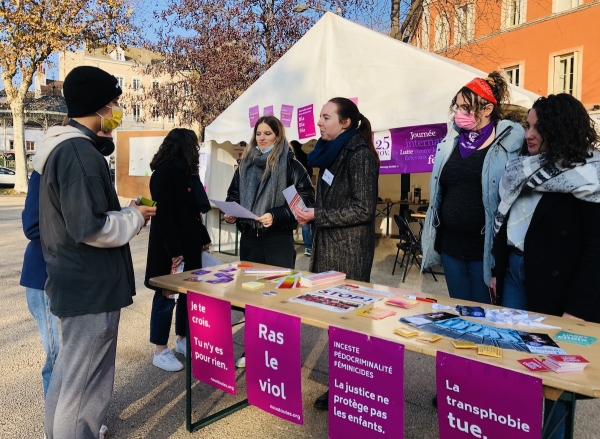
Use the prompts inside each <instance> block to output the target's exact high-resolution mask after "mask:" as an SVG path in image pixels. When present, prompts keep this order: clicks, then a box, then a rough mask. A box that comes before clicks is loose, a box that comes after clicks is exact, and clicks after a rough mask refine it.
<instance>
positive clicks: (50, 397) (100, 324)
mask: <svg viewBox="0 0 600 439" xmlns="http://www.w3.org/2000/svg"><path fill="white" fill-rule="evenodd" d="M120 316H121V311H120V310H119V311H112V312H107V313H100V314H87V315H83V316H76V317H63V318H61V319H60V320H59V321H60V323H59V333H60V337H61V340H60V350H59V353H58V357H57V359H56V364H55V365H54V371H53V372H52V379H51V380H50V387H49V389H48V394H47V395H46V401H45V406H46V419H45V428H46V436H47V437H48V439H91V438H95V439H97V438H98V432H99V431H100V426H101V425H102V422H103V421H104V419H105V417H106V412H107V410H108V404H109V402H110V398H111V397H112V393H113V385H114V381H115V357H116V352H117V333H118V329H119V318H120Z"/></svg>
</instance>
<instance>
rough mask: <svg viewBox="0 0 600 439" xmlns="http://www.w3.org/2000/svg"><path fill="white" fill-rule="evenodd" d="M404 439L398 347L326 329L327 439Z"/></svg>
mask: <svg viewBox="0 0 600 439" xmlns="http://www.w3.org/2000/svg"><path fill="white" fill-rule="evenodd" d="M403 437H404V345H401V344H398V343H392V342H390V341H387V340H382V339H379V338H376V337H370V338H369V337H368V336H366V335H364V334H359V333H357V332H353V331H348V330H346V329H340V328H336V327H333V326H331V327H329V438H330V439H336V438H340V439H341V438H344V439H346V438H361V439H371V438H373V439H374V438H394V439H398V438H403Z"/></svg>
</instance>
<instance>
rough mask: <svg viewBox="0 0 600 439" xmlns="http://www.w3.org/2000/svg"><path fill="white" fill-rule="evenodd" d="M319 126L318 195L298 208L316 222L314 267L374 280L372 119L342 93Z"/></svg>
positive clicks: (323, 401)
mask: <svg viewBox="0 0 600 439" xmlns="http://www.w3.org/2000/svg"><path fill="white" fill-rule="evenodd" d="M318 126H319V130H320V132H321V138H320V139H319V140H318V141H317V144H316V145H315V148H314V150H313V151H311V152H310V153H309V154H308V164H309V166H312V167H315V168H319V177H318V180H317V181H318V183H317V200H316V203H315V207H314V208H310V209H308V212H302V211H299V210H297V211H296V215H297V217H298V221H300V224H301V225H305V224H308V223H309V222H313V232H314V235H313V252H312V256H311V261H310V271H312V272H314V273H320V272H323V271H329V270H335V271H341V272H343V273H346V277H347V278H348V279H353V280H358V281H363V282H369V281H370V279H371V268H372V266H373V258H374V255H375V209H376V206H377V192H378V181H379V155H378V154H377V151H376V150H375V146H374V145H373V133H372V131H371V123H370V122H369V119H367V118H366V117H365V116H363V115H362V114H361V113H360V111H358V107H357V106H356V104H355V103H354V102H352V101H351V100H350V99H346V98H340V97H337V98H333V99H331V100H330V101H329V102H327V103H326V104H325V105H324V106H323V109H322V110H321V114H320V117H319V123H318ZM328 406H329V391H327V392H325V393H324V394H323V395H321V396H320V397H319V398H317V400H316V401H315V407H316V408H318V409H323V410H327V408H328Z"/></svg>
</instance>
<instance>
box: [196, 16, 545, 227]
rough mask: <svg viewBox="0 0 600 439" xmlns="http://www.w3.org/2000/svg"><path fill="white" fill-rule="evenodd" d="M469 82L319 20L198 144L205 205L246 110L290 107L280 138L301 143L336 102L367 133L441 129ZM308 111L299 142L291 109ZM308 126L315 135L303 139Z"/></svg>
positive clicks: (225, 173)
mask: <svg viewBox="0 0 600 439" xmlns="http://www.w3.org/2000/svg"><path fill="white" fill-rule="evenodd" d="M476 76H479V77H486V76H487V75H486V73H485V72H482V71H480V70H477V69H474V68H473V67H470V66H468V65H466V64H462V63H459V62H456V61H453V60H451V59H448V58H444V57H441V56H438V55H435V54H433V53H430V52H426V51H424V50H421V49H418V48H416V47H414V46H411V45H409V44H406V43H403V42H401V41H398V40H395V39H392V38H390V37H388V36H385V35H382V34H380V33H377V32H375V31H372V30H370V29H367V28H365V27H362V26H360V25H358V24H356V23H353V22H351V21H348V20H346V19H343V18H341V17H338V16H337V15H335V14H332V13H326V14H325V15H324V16H323V18H321V20H319V22H317V23H316V24H315V26H313V28H312V29H310V30H309V31H308V32H307V33H306V34H305V35H304V36H303V37H302V38H301V39H300V40H299V41H298V42H297V43H296V44H295V45H294V46H293V47H292V48H290V50H288V52H287V53H286V54H285V55H284V56H283V57H281V59H279V60H278V61H277V62H276V63H275V64H274V65H273V66H272V67H271V68H270V69H269V70H268V71H267V72H265V73H264V74H263V75H262V76H261V77H260V78H259V79H258V80H257V81H256V82H255V83H254V84H253V85H252V86H251V87H249V88H248V90H246V91H245V92H244V93H243V94H242V95H241V96H240V97H239V98H238V99H237V100H236V101H235V102H234V103H233V104H232V105H231V106H229V108H227V109H226V110H225V111H224V112H223V113H222V114H221V115H220V116H219V117H217V118H216V119H215V120H214V121H213V123H212V124H210V125H209V126H208V127H207V128H206V131H205V140H206V141H212V145H211V146H210V147H209V151H207V152H208V153H209V167H208V172H207V175H206V176H205V178H206V182H205V184H206V185H207V189H208V193H209V197H210V198H214V199H220V200H222V199H224V198H225V196H226V192H227V188H228V187H229V183H230V182H231V177H232V175H233V167H234V165H235V160H234V157H233V156H232V144H236V143H238V142H240V141H246V142H248V141H249V140H250V137H251V135H252V126H253V124H252V125H251V117H250V114H249V113H250V112H252V110H251V109H254V116H257V115H258V114H260V116H262V115H264V112H265V108H267V107H270V106H272V109H273V114H274V115H275V116H277V117H280V118H282V117H281V110H282V106H293V111H292V112H291V120H290V121H289V127H287V128H286V134H287V138H288V140H294V139H295V140H300V141H301V142H303V143H304V142H306V141H307V140H309V139H311V138H318V137H319V136H318V128H317V127H316V122H317V121H318V117H319V111H320V108H321V106H322V105H323V104H324V103H326V102H327V101H328V100H329V99H331V98H333V97H335V96H343V97H347V98H357V99H358V107H359V108H360V111H361V113H363V114H364V115H365V116H366V117H367V118H368V119H369V120H370V121H371V124H372V127H373V130H374V131H381V130H387V129H392V128H399V127H405V126H414V125H423V124H434V123H444V122H447V121H448V111H449V108H448V107H449V104H450V101H451V100H452V98H453V96H454V95H455V93H456V92H457V91H458V90H459V89H460V88H461V87H462V86H464V85H465V84H466V83H467V82H469V81H470V80H471V79H473V78H474V77H476ZM536 98H537V95H536V94H534V93H531V92H529V91H527V90H524V89H522V88H519V87H512V86H511V103H512V104H516V105H520V106H523V107H526V108H529V107H531V105H532V104H533V101H534V100H535V99H536ZM311 104H312V105H313V113H312V119H313V120H310V119H311V118H310V113H308V120H305V121H303V123H305V124H306V126H304V127H303V129H308V131H309V132H308V133H306V132H305V133H304V135H302V133H300V134H299V132H298V129H299V127H298V125H299V123H298V109H299V108H302V107H306V106H308V105H311ZM257 107H258V108H257ZM286 108H288V109H289V107H286ZM305 117H306V116H305ZM282 119H285V116H284V117H283V118H282ZM313 123H314V126H315V128H316V129H315V134H314V135H307V134H311V133H310V129H311V128H312V124H313ZM218 144H221V145H218ZM235 158H237V154H236V157H235ZM211 222H212V221H211Z"/></svg>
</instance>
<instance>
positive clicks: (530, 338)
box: [521, 332, 566, 354]
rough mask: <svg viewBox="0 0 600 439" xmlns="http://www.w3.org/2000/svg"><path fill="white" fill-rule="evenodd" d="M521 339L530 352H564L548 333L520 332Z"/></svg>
mask: <svg viewBox="0 0 600 439" xmlns="http://www.w3.org/2000/svg"><path fill="white" fill-rule="evenodd" d="M521 339H523V341H524V342H525V346H527V349H528V350H529V352H531V353H532V354H566V352H565V351H563V350H562V349H561V348H560V347H558V345H557V344H556V343H555V342H554V340H552V339H551V338H550V336H549V335H548V334H534V333H529V334H528V333H525V332H524V333H522V334H521Z"/></svg>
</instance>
